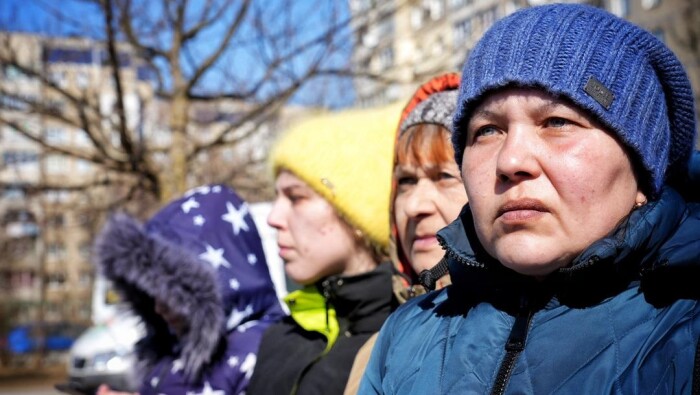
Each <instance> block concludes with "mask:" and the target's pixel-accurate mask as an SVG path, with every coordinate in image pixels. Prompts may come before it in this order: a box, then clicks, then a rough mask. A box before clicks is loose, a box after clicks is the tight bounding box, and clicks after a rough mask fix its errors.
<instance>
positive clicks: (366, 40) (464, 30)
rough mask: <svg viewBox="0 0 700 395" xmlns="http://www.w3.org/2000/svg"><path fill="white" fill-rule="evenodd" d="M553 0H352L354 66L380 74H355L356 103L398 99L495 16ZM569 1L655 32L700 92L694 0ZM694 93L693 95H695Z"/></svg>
mask: <svg viewBox="0 0 700 395" xmlns="http://www.w3.org/2000/svg"><path fill="white" fill-rule="evenodd" d="M551 2H553V1H550V0H393V1H378V0H350V10H351V12H352V14H353V29H354V32H355V51H354V54H353V64H354V67H355V69H356V70H357V71H358V72H361V73H362V72H364V73H369V74H372V75H375V76H377V75H378V76H381V78H379V79H378V80H377V79H373V78H362V79H357V80H356V83H355V88H356V94H357V105H358V106H362V107H372V106H375V105H378V104H381V103H386V102H391V101H395V100H400V99H404V98H406V97H408V95H410V94H411V93H412V92H413V90H414V89H415V88H416V87H417V86H418V85H420V83H422V82H424V81H426V80H427V79H429V78H430V77H431V76H433V75H435V74H438V73H442V72H448V71H459V70H460V69H461V67H462V65H463V63H464V61H465V59H466V57H467V56H468V54H469V51H470V50H471V49H472V48H473V47H474V45H475V43H476V42H477V41H478V40H479V38H480V37H481V35H482V34H483V33H484V31H486V30H487V29H488V28H489V27H490V26H491V25H492V24H493V23H494V22H495V21H496V20H498V19H500V18H502V17H504V16H506V15H508V14H510V13H512V12H514V11H516V10H517V9H519V8H522V7H528V6H534V5H540V4H545V3H551ZM559 2H561V1H559ZM568 2H574V3H588V4H592V5H595V6H599V7H603V8H605V9H607V10H609V11H611V12H613V13H615V14H616V15H618V16H620V17H623V18H626V19H628V20H630V21H632V22H634V23H637V24H638V25H640V26H643V27H644V28H646V29H648V30H650V31H651V32H653V33H654V34H656V35H657V36H658V37H659V38H661V39H662V40H664V41H665V42H666V43H667V45H669V47H670V48H671V49H673V50H674V52H676V53H677V54H678V56H679V58H680V59H681V61H682V62H683V63H684V65H685V66H686V69H687V70H688V73H689V75H690V78H691V82H692V84H693V87H694V89H695V92H700V48H698V42H700V30H699V29H698V27H697V26H700V8H699V7H698V4H697V1H696V0H580V1H576V0H569V1H568ZM693 40H695V41H693ZM693 45H694V47H693ZM698 95H699V94H697V93H696V98H697V99H696V101H699V102H700V96H698ZM696 107H700V106H696Z"/></svg>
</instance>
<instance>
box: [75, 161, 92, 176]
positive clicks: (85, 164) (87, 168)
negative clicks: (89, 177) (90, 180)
mask: <svg viewBox="0 0 700 395" xmlns="http://www.w3.org/2000/svg"><path fill="white" fill-rule="evenodd" d="M75 165H76V167H77V169H78V172H79V173H81V174H85V173H89V172H91V171H92V163H91V162H89V161H86V160H85V159H78V161H77V162H76V164H75Z"/></svg>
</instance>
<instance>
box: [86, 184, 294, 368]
mask: <svg viewBox="0 0 700 395" xmlns="http://www.w3.org/2000/svg"><path fill="white" fill-rule="evenodd" d="M95 257H96V260H95V264H96V266H97V268H98V270H99V272H100V273H101V274H102V275H103V276H105V277H106V278H108V279H109V280H111V281H112V282H113V283H114V285H115V288H116V289H117V290H118V291H119V292H120V294H121V295H122V297H123V298H124V300H125V301H126V302H127V303H128V304H129V307H130V308H131V309H132V310H133V311H134V312H135V313H136V314H137V315H138V316H140V317H141V319H142V320H143V322H144V324H145V326H146V336H145V337H144V338H143V339H142V340H141V342H140V343H139V345H138V347H137V351H138V353H139V358H140V359H141V360H142V362H145V363H146V364H147V365H152V364H154V363H155V362H156V361H157V360H158V359H159V358H160V357H162V356H163V355H165V354H169V353H170V354H171V353H173V349H178V350H179V358H180V360H181V362H182V363H183V365H184V367H183V371H184V373H185V374H186V376H187V377H190V378H194V377H196V376H198V375H199V374H200V373H202V370H203V369H204V368H205V367H206V366H207V365H208V364H209V363H211V362H213V361H212V359H213V357H214V355H215V354H216V352H217V350H218V349H220V347H222V346H224V345H222V341H223V340H224V339H225V336H226V334H227V333H229V332H231V331H234V330H239V331H241V330H245V326H246V325H251V324H254V323H255V322H257V321H258V320H262V319H265V320H276V319H277V318H279V317H282V316H283V315H284V312H283V310H282V309H281V307H280V304H279V301H278V299H277V296H276V294H275V289H274V286H273V283H272V280H271V278H270V274H269V271H268V267H267V263H266V260H265V255H264V253H263V249H262V243H261V240H260V236H259V234H258V232H257V229H256V227H255V223H254V222H253V218H252V217H251V216H250V214H249V212H248V206H247V204H246V203H245V202H244V201H243V200H242V199H241V198H240V197H239V196H238V195H236V193H235V192H234V191H232V190H231V189H229V188H227V187H225V186H223V185H210V186H203V187H199V188H196V189H194V190H192V191H190V192H188V193H187V194H185V196H183V197H181V198H179V199H177V200H174V201H173V202H171V203H169V204H168V205H166V206H165V207H164V208H163V209H162V210H160V211H159V212H158V213H157V214H156V215H155V216H153V217H152V218H151V219H150V220H148V221H147V222H146V223H145V224H144V225H143V226H142V225H141V224H140V223H139V222H138V221H136V220H135V219H133V218H131V217H129V216H128V215H126V214H116V215H114V216H113V217H112V218H110V220H109V221H108V223H107V225H106V226H105V228H104V229H103V230H102V232H101V233H100V234H99V236H98V238H97V241H96V244H95ZM156 299H157V300H158V301H160V302H161V303H163V304H165V305H167V306H168V308H169V309H170V310H172V311H174V312H176V313H177V314H179V315H181V316H183V317H185V318H186V320H187V322H188V327H189V328H190V329H189V330H188V331H187V332H186V333H185V334H184V335H182V336H181V338H179V339H177V338H176V337H175V336H174V335H172V334H171V333H170V331H169V330H168V327H167V324H166V323H165V321H164V320H163V319H162V318H161V317H160V316H159V315H158V314H156V313H155V310H154V301H155V300H156Z"/></svg>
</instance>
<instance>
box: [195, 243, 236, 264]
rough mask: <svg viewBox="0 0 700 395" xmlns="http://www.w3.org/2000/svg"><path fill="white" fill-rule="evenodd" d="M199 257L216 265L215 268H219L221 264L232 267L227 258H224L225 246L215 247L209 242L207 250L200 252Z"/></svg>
mask: <svg viewBox="0 0 700 395" xmlns="http://www.w3.org/2000/svg"><path fill="white" fill-rule="evenodd" d="M199 257H200V258H201V259H203V260H205V261H207V262H209V263H210V264H211V265H212V266H214V269H218V268H219V267H220V266H226V267H231V265H230V264H229V263H228V261H227V260H226V258H224V249H223V248H214V247H212V246H210V245H209V244H207V251H206V252H203V253H201V254H199Z"/></svg>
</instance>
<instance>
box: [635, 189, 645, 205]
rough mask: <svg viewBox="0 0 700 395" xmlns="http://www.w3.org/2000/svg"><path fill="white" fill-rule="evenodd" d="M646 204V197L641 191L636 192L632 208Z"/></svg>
mask: <svg viewBox="0 0 700 395" xmlns="http://www.w3.org/2000/svg"><path fill="white" fill-rule="evenodd" d="M645 204H647V196H646V195H645V194H644V192H642V191H637V196H636V197H635V199H634V207H635V208H638V207H642V206H643V205H645Z"/></svg>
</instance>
